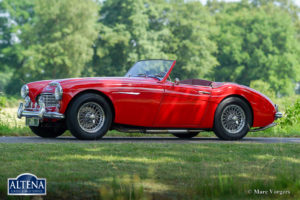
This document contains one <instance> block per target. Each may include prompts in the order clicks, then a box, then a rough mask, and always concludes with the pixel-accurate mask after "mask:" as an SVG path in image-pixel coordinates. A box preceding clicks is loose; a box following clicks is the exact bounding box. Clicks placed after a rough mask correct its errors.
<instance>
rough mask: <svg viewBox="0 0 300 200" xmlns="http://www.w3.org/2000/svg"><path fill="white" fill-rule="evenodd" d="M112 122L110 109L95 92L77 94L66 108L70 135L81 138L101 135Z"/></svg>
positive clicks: (93, 138)
mask: <svg viewBox="0 0 300 200" xmlns="http://www.w3.org/2000/svg"><path fill="white" fill-rule="evenodd" d="M111 123H112V111H111V108H110V106H109V104H108V103H107V102H106V100H105V99H104V98H103V97H102V96H100V95H97V94H90V93H89V94H84V95H81V96H79V97H78V98H77V99H76V100H75V101H74V102H73V103H72V104H71V105H70V107H69V108H68V111H67V125H68V128H69V130H70V131H71V133H72V135H73V136H75V137H76V138H78V139H82V140H95V139H99V138H101V137H103V136H104V135H105V134H106V133H107V131H108V129H109V127H110V125H111Z"/></svg>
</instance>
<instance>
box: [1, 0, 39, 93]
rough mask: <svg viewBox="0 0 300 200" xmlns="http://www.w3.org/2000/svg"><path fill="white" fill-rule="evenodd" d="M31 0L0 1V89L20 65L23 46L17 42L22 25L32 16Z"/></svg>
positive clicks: (2, 88) (32, 2)
mask: <svg viewBox="0 0 300 200" xmlns="http://www.w3.org/2000/svg"><path fill="white" fill-rule="evenodd" d="M33 4H34V1H32V0H19V1H14V0H3V1H1V2H0V41H1V42H0V91H3V90H4V88H5V87H6V85H7V84H8V82H9V80H10V79H11V77H12V75H13V74H14V71H15V70H16V69H18V68H19V66H21V65H22V59H23V58H22V50H23V47H22V45H21V44H20V42H19V35H20V33H21V32H22V26H23V25H24V24H26V23H29V22H30V20H31V19H32V17H33V15H34V14H33Z"/></svg>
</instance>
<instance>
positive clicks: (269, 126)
mask: <svg viewBox="0 0 300 200" xmlns="http://www.w3.org/2000/svg"><path fill="white" fill-rule="evenodd" d="M276 125H277V124H276V123H272V124H269V125H268V126H264V127H260V128H255V129H250V130H249V131H250V132H257V131H263V130H266V129H268V128H271V127H274V126H276Z"/></svg>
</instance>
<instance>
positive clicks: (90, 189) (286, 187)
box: [0, 143, 300, 199]
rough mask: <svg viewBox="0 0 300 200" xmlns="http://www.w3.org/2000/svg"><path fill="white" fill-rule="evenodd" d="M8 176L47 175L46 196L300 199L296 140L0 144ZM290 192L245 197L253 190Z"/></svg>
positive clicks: (3, 173) (1, 190)
mask: <svg viewBox="0 0 300 200" xmlns="http://www.w3.org/2000/svg"><path fill="white" fill-rule="evenodd" d="M0 152H1V153H0V162H1V164H0V199H5V198H7V196H6V193H7V178H10V177H16V176H17V175H19V174H20V173H24V172H29V173H33V174H35V175H37V176H38V177H42V178H47V199H55V198H58V197H59V198H60V199H83V198H85V199H86V198H89V199H199V198H204V199H249V198H251V199H261V198H264V199H274V198H275V199H299V198H300V158H299V155H300V145H298V144H238V143H233V144H161V143H159V144H157V143H138V144H136V143H124V144H103V143H102V144H0ZM270 189H271V190H273V191H274V190H277V191H289V193H290V194H282V195H280V194H268V195H258V194H253V193H252V194H248V191H249V190H251V191H254V190H270Z"/></svg>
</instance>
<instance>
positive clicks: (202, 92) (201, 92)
mask: <svg viewBox="0 0 300 200" xmlns="http://www.w3.org/2000/svg"><path fill="white" fill-rule="evenodd" d="M198 93H200V94H210V92H206V91H202V90H199V91H198Z"/></svg>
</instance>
